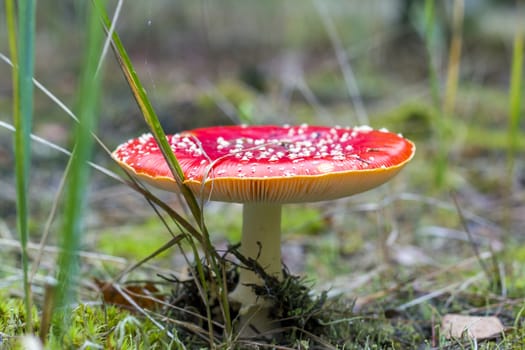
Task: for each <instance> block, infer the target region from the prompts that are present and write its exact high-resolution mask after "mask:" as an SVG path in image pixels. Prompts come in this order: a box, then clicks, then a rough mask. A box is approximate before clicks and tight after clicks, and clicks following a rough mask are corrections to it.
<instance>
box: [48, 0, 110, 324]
mask: <svg viewBox="0 0 525 350" xmlns="http://www.w3.org/2000/svg"><path fill="white" fill-rule="evenodd" d="M86 7H87V21H86V27H87V28H86V33H87V38H86V41H85V42H86V43H87V46H86V48H85V56H84V65H83V69H82V75H81V78H80V83H79V92H78V96H79V102H78V106H77V116H78V119H79V123H78V124H76V126H75V133H74V140H75V148H74V150H73V154H72V157H71V159H70V162H71V164H70V173H69V177H68V179H67V186H66V195H65V203H64V208H65V210H64V219H63V223H62V230H61V237H60V238H61V242H60V245H61V253H60V256H59V262H58V263H59V274H58V283H59V284H58V290H57V298H56V300H57V303H56V305H55V307H56V308H60V307H64V306H67V305H68V303H69V302H71V301H72V299H73V296H74V293H73V287H74V284H75V277H76V276H77V275H78V273H77V272H78V257H77V254H76V252H77V251H78V250H79V246H80V241H81V237H82V226H83V215H84V207H85V202H86V194H87V185H88V180H89V174H90V169H89V165H88V160H89V159H90V158H91V153H92V148H93V143H94V140H93V137H92V135H91V133H92V130H94V129H95V127H96V124H97V106H98V101H99V97H100V96H99V95H100V89H101V87H100V79H99V78H98V76H97V75H96V74H95V72H96V69H97V57H98V55H99V53H100V50H101V47H102V38H103V33H102V30H101V29H100V23H99V21H98V17H97V16H96V15H95V14H94V13H93V11H92V7H91V6H89V3H88V4H87V5H86ZM64 315H66V314H64ZM66 325H67V324H64V326H66Z"/></svg>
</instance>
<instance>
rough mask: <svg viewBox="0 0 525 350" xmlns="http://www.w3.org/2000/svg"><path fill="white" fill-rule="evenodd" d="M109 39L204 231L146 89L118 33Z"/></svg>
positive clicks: (101, 11) (101, 10)
mask: <svg viewBox="0 0 525 350" xmlns="http://www.w3.org/2000/svg"><path fill="white" fill-rule="evenodd" d="M93 3H94V4H95V7H96V8H97V11H98V14H99V16H100V18H101V19H102V22H103V24H104V26H105V28H106V29H107V28H110V27H111V21H110V19H109V16H108V15H107V12H106V10H105V8H104V7H103V6H101V4H100V1H99V0H94V1H93ZM111 39H112V45H113V49H114V51H115V54H116V56H117V59H118V61H119V65H120V68H121V69H122V72H123V74H124V76H125V78H126V80H127V82H128V85H129V87H130V89H131V92H132V94H133V97H134V98H135V101H136V102H137V104H138V106H139V108H140V110H141V112H142V115H143V117H144V120H145V121H146V123H147V124H148V127H149V128H150V130H151V133H152V134H153V136H154V137H155V140H156V141H157V144H158V145H159V148H160V149H161V150H162V153H163V155H164V158H165V159H166V162H167V163H168V166H169V167H170V169H171V172H172V174H173V177H174V178H175V181H177V184H178V186H179V189H180V191H181V193H182V195H183V196H184V199H185V200H186V203H187V204H188V207H189V208H190V210H191V213H192V215H193V217H194V218H195V221H196V222H197V223H198V225H199V227H200V228H201V230H202V231H203V232H204V231H206V227H205V225H204V221H203V218H202V212H201V208H200V205H199V204H198V201H197V199H196V198H195V196H194V194H193V192H191V190H190V189H189V188H188V187H187V186H186V185H184V183H183V182H184V173H183V172H182V169H181V167H180V165H179V162H178V161H177V158H176V157H175V155H174V154H173V152H172V150H171V147H170V145H169V144H168V141H167V139H166V134H165V133H164V130H163V129H162V126H161V124H160V122H159V120H158V118H157V115H156V113H155V110H154V109H153V106H152V105H151V103H150V101H149V98H148V96H147V94H146V90H145V89H144V87H143V86H142V83H141V82H140V79H139V77H138V75H137V73H136V72H135V69H134V68H133V64H132V63H131V59H130V58H129V56H128V54H127V52H126V49H125V48H124V45H123V44H122V42H121V41H120V38H119V36H118V34H117V33H116V32H113V33H112V38H111Z"/></svg>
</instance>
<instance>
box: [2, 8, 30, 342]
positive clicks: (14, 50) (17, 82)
mask: <svg viewBox="0 0 525 350" xmlns="http://www.w3.org/2000/svg"><path fill="white" fill-rule="evenodd" d="M35 11H36V2H35V1H34V0H27V1H19V2H18V36H17V33H16V29H15V27H16V25H15V18H16V16H15V4H14V2H13V1H11V0H6V19H7V25H8V30H9V49H10V51H11V58H12V61H13V62H14V65H13V96H14V97H13V124H14V126H15V129H16V131H15V142H14V143H15V174H16V192H17V201H16V207H17V208H16V209H17V226H18V232H19V236H20V243H21V250H22V270H23V284H24V304H25V311H26V317H27V321H26V331H27V332H28V333H30V332H32V328H33V324H32V323H33V322H32V319H31V286H30V285H29V258H28V253H27V243H28V240H29V227H28V222H29V199H28V189H29V176H30V165H31V149H30V144H31V142H30V135H31V125H32V121H33V80H32V79H33V70H34V55H35V48H34V44H35ZM17 39H18V41H17Z"/></svg>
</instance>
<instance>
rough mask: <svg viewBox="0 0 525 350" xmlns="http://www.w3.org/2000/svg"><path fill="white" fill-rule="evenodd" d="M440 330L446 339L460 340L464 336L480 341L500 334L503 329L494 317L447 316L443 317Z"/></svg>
mask: <svg viewBox="0 0 525 350" xmlns="http://www.w3.org/2000/svg"><path fill="white" fill-rule="evenodd" d="M441 329H442V332H443V334H445V337H446V338H447V339H451V338H461V337H462V336H463V335H464V334H466V335H467V336H468V337H470V338H474V339H477V340H481V339H487V338H491V337H494V336H497V335H499V334H501V333H502V332H503V331H504V330H505V327H504V326H503V324H502V323H501V321H500V320H499V319H498V318H497V317H494V316H465V315H457V314H447V315H445V316H443V320H442V321H441Z"/></svg>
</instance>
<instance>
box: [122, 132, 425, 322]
mask: <svg viewBox="0 0 525 350" xmlns="http://www.w3.org/2000/svg"><path fill="white" fill-rule="evenodd" d="M167 138H168V142H169V144H170V145H171V148H172V150H173V152H174V154H175V156H176V157H177V160H178V162H179V163H180V166H181V168H182V170H183V172H184V175H185V179H184V183H185V184H186V185H187V186H189V187H190V188H191V190H192V191H193V192H194V193H195V194H196V195H198V196H203V198H208V199H209V200H213V201H223V202H236V203H243V226H242V238H241V245H240V248H239V251H240V253H241V254H242V255H243V256H244V257H246V258H251V259H255V260H256V261H257V263H258V264H259V265H260V266H261V267H263V268H264V269H265V272H266V273H267V274H269V275H271V276H274V277H276V278H279V279H280V278H282V266H281V250H280V236H281V227H280V223H281V205H282V204H285V203H304V202H315V201H325V200H332V199H337V198H342V197H347V196H350V195H353V194H356V193H359V192H363V191H366V190H369V189H372V188H374V187H376V186H379V185H381V184H383V183H384V182H386V181H388V180H389V179H390V178H392V177H393V176H394V175H396V174H397V173H398V172H399V171H400V170H401V168H402V167H403V166H404V165H405V164H407V162H408V161H410V159H411V158H412V157H413V155H414V152H415V146H414V144H413V143H412V142H410V141H408V140H406V139H404V138H403V137H401V136H400V135H398V134H394V133H391V132H388V131H387V130H384V129H381V130H373V129H372V128H370V127H368V126H360V127H353V128H350V127H326V126H309V125H305V124H303V125H300V126H273V125H269V126H216V127H209V128H200V129H195V130H191V131H184V132H181V133H178V134H175V135H169V136H167ZM113 157H114V159H115V160H116V161H117V162H118V163H119V164H120V165H121V166H122V167H123V168H124V169H125V170H127V171H128V172H130V173H131V174H133V175H134V176H136V177H138V178H139V179H142V180H144V181H146V182H147V183H150V184H152V185H153V186H156V187H159V188H162V189H165V190H168V191H177V190H178V187H177V184H176V182H175V180H174V178H173V175H172V174H171V171H170V169H169V167H168V165H167V163H166V162H165V160H164V157H163V155H162V153H161V151H160V150H159V147H158V145H157V144H156V142H155V140H154V138H153V136H152V135H149V134H146V135H143V136H141V137H139V138H136V139H132V140H130V141H128V142H126V143H124V144H122V145H120V146H119V147H118V148H117V149H116V150H115V151H114V152H113ZM262 283H263V282H262V281H261V278H260V276H258V275H257V274H256V273H255V272H253V271H250V270H249V269H241V271H240V276H239V283H238V286H237V287H236V289H235V290H234V291H233V292H231V293H230V300H232V301H234V302H238V303H240V305H241V308H240V314H241V315H244V316H243V317H241V324H246V323H248V322H249V325H250V326H253V327H255V328H256V329H257V330H258V331H264V330H268V329H271V328H275V327H273V326H272V325H271V324H270V322H271V320H270V319H269V316H268V313H269V309H270V308H271V304H270V303H269V302H268V301H266V300H263V298H258V297H257V295H255V293H254V291H253V287H252V286H253V285H254V284H256V285H262Z"/></svg>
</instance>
